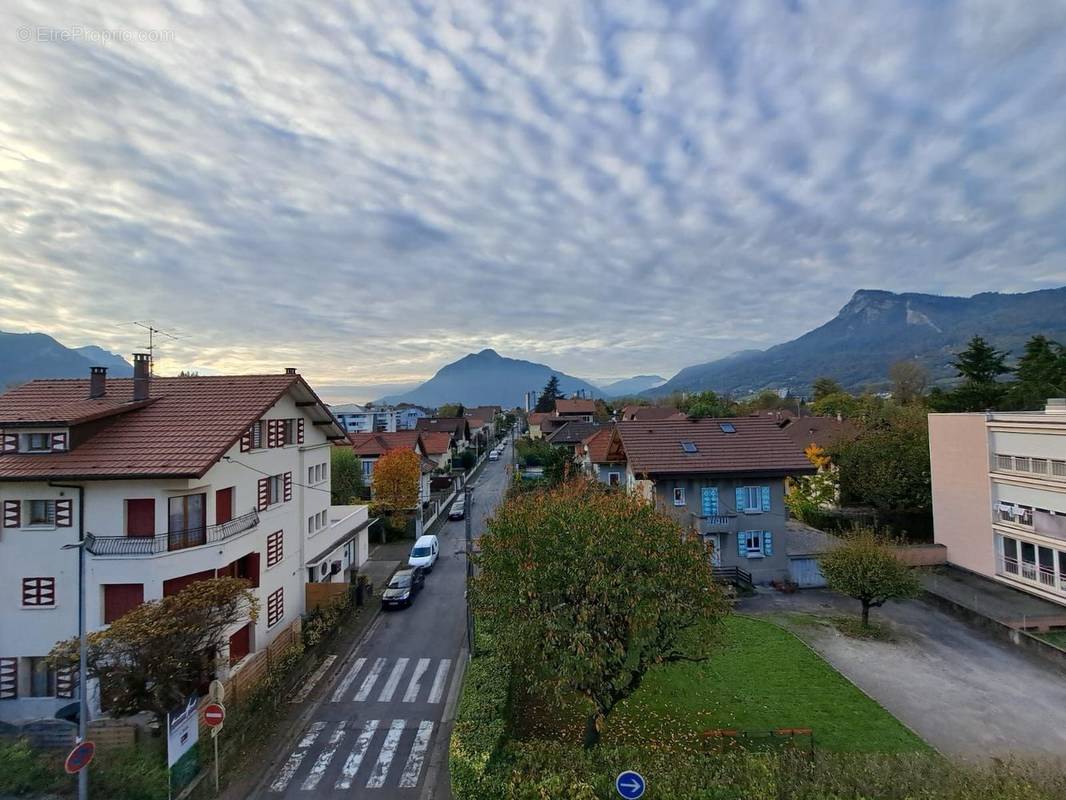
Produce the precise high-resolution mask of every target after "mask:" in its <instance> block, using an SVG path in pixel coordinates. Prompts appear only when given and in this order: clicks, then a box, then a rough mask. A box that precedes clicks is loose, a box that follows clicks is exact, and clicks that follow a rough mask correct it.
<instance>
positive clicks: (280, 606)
mask: <svg viewBox="0 0 1066 800" xmlns="http://www.w3.org/2000/svg"><path fill="white" fill-rule="evenodd" d="M284 616H285V589H284V588H281V589H277V590H275V591H273V592H271V593H270V596H269V597H268V598H267V627H268V628H273V627H274V626H275V625H277V624H278V623H279V622H281V618H282V617H284Z"/></svg>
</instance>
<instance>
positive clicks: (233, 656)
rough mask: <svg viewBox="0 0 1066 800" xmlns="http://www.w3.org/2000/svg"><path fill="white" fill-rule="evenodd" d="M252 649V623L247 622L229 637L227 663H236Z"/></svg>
mask: <svg viewBox="0 0 1066 800" xmlns="http://www.w3.org/2000/svg"><path fill="white" fill-rule="evenodd" d="M251 649H252V623H250V622H249V623H248V624H247V625H245V626H244V627H243V628H241V629H240V630H239V631H237V632H236V633H235V634H233V635H232V636H231V637H229V663H230V664H236V663H237V662H238V661H240V660H241V659H242V658H244V657H245V656H246V655H248V653H249V652H251Z"/></svg>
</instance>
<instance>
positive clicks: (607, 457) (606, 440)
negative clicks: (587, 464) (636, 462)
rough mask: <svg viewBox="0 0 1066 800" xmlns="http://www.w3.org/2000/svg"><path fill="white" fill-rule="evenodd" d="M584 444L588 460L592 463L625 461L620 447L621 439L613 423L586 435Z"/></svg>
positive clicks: (620, 462)
mask: <svg viewBox="0 0 1066 800" xmlns="http://www.w3.org/2000/svg"><path fill="white" fill-rule="evenodd" d="M584 444H585V445H586V446H587V447H588V454H589V460H590V461H591V462H592V463H593V464H624V463H625V460H626V454H625V451H624V450H623V449H622V441H621V439H619V438H618V433H617V431H615V428H614V426H613V425H611V426H610V427H606V428H600V430H598V431H596V432H595V433H594V434H592V435H591V436H589V437H587V438H586V439H585V441H584Z"/></svg>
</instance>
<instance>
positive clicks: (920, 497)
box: [831, 407, 932, 511]
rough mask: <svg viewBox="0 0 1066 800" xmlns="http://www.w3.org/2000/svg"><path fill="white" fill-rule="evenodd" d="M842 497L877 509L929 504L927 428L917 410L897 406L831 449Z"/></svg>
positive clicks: (925, 507)
mask: <svg viewBox="0 0 1066 800" xmlns="http://www.w3.org/2000/svg"><path fill="white" fill-rule="evenodd" d="M831 455H832V458H833V463H834V464H835V465H836V466H837V467H838V468H839V470H840V493H841V499H842V500H843V502H844V503H847V504H856V505H868V506H872V507H873V508H876V509H877V510H878V511H924V510H928V509H929V508H930V507H931V505H932V498H931V490H930V478H929V470H930V467H929V431H928V428H927V426H926V421H925V414H924V411H923V410H922V409H920V408H917V407H915V408H912V409H900V408H899V407H896V408H895V409H893V410H892V411H891V412H890V414H889V415H888V416H885V417H884V418H882V419H881V420H880V421H878V422H876V423H875V424H869V425H864V426H863V427H862V429H861V430H860V433H859V435H857V436H855V437H854V438H849V439H846V440H843V441H841V442H839V443H837V444H836V445H834V446H833V447H832V448H831Z"/></svg>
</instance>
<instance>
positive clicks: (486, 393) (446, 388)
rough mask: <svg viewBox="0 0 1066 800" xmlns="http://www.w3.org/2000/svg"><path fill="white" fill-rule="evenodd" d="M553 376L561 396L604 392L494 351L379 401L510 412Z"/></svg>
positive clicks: (457, 363) (445, 368) (466, 358)
mask: <svg viewBox="0 0 1066 800" xmlns="http://www.w3.org/2000/svg"><path fill="white" fill-rule="evenodd" d="M552 375H555V376H557V377H558V378H559V389H560V390H561V391H562V392H563V393H564V394H572V393H573V392H576V391H581V390H583V391H585V392H587V393H588V395H589V396H590V397H602V396H603V392H602V391H601V390H599V389H597V388H596V387H595V386H593V385H592V384H591V383H587V382H586V381H583V380H581V379H580V378H575V377H573V376H572V375H567V374H566V373H564V372H560V371H559V370H557V369H552V368H551V367H549V366H547V365H546V364H536V363H534V362H532V361H522V360H521V359H517V358H505V357H504V356H501V355H500V354H499V353H497V352H496V351H495V350H482V351H481V352H480V353H471V354H470V355H468V356H464V357H463V358H460V359H459V360H458V361H454V362H452V363H451V364H447V365H446V366H443V367H441V368H440V370H439V371H438V372H437V374H436V375H434V376H433V377H432V378H430V379H429V380H428V381H426V382H425V383H423V384H422V385H421V386H418V387H417V388H415V389H412V390H411V391H409V392H404V393H403V394H398V395H392V396H390V397H385V398H382V400H381V402H383V403H414V404H416V405H422V406H431V407H436V406H439V405H442V404H444V403H462V404H463V405H468V406H473V405H500V406H503V407H504V408H513V407H514V406H517V405H521V404H522V402H523V399H524V397H525V393H526V392H528V391H530V390H531V389H537V390H540V389H542V388H544V384H546V383H547V382H548V379H549V378H550V377H551V376H552Z"/></svg>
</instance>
